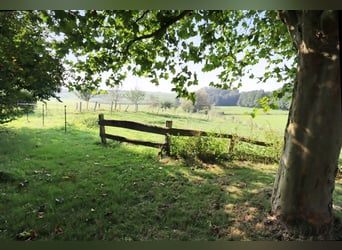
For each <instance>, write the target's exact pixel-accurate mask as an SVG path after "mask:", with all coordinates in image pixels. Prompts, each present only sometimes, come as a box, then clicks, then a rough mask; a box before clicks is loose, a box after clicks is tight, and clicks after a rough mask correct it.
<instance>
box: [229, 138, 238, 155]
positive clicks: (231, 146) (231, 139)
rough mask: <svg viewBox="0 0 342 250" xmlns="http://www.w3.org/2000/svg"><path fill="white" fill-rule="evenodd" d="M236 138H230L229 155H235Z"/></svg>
mask: <svg viewBox="0 0 342 250" xmlns="http://www.w3.org/2000/svg"><path fill="white" fill-rule="evenodd" d="M235 139H236V138H235V136H234V135H232V138H230V143H229V148H228V152H229V154H233V150H234V146H235Z"/></svg>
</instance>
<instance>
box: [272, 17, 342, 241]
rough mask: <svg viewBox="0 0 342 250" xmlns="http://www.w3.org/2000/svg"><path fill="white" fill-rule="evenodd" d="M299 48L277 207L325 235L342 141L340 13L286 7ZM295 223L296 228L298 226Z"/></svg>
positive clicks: (282, 215)
mask: <svg viewBox="0 0 342 250" xmlns="http://www.w3.org/2000/svg"><path fill="white" fill-rule="evenodd" d="M280 16H281V18H282V19H283V20H284V22H285V23H286V25H287V27H288V29H289V32H290V34H291V35H292V38H293V41H294V44H295V45H296V47H297V48H298V72H297V79H296V83H295V85H294V92H293V99H292V104H291V108H290V113H289V118H288V123H287V126H286V130H285V138H284V148H283V152H282V156H281V159H280V164H279V170H278V173H277V176H276V180H275V184H274V189H273V195H272V211H273V213H274V214H275V215H277V216H278V218H279V219H280V220H281V221H282V222H284V223H285V224H286V225H287V226H290V228H292V229H294V228H296V229H304V231H303V230H301V233H307V234H310V235H313V234H324V233H326V232H327V229H330V228H331V225H332V222H333V213H332V194H333V191H334V186H335V176H336V173H337V168H338V158H339V154H340V150H341V141H342V117H341V78H340V77H341V76H340V59H339V58H340V54H339V53H340V52H339V43H338V41H339V36H338V33H339V32H338V30H339V27H338V26H339V24H338V14H337V13H336V12H328V11H287V12H280ZM293 226H294V227H293Z"/></svg>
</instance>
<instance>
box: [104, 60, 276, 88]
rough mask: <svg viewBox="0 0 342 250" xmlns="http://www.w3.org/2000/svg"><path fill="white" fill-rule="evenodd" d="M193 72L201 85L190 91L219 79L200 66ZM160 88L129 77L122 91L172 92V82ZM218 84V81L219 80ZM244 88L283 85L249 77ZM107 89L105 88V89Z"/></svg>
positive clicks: (261, 69) (256, 71) (164, 82)
mask: <svg viewBox="0 0 342 250" xmlns="http://www.w3.org/2000/svg"><path fill="white" fill-rule="evenodd" d="M264 68H265V65H263V64H262V63H260V64H258V65H256V66H254V67H253V69H252V72H253V74H254V75H262V74H263V72H264ZM193 70H194V71H196V73H197V77H198V81H199V85H198V86H193V87H190V88H189V90H190V91H196V90H198V89H200V88H203V87H208V86H209V82H211V81H215V80H217V79H218V78H217V77H216V75H217V72H215V71H213V72H202V71H201V66H200V65H195V66H194V67H193ZM159 82H160V83H159V86H156V85H155V84H153V83H150V81H149V79H147V78H139V77H136V76H128V77H127V79H126V80H125V81H124V82H123V84H122V87H121V89H122V90H132V89H139V90H143V91H151V92H168V93H170V92H172V91H171V89H172V88H173V85H172V84H171V83H170V80H164V79H160V80H159ZM217 82H218V80H217ZM242 82H243V85H242V87H240V88H239V91H240V92H244V91H251V90H260V89H263V90H264V91H273V90H276V89H279V88H281V87H282V83H278V82H276V81H275V80H269V81H267V82H266V83H258V80H257V79H249V77H243V76H242ZM104 88H105V87H104Z"/></svg>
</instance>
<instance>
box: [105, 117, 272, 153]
mask: <svg viewBox="0 0 342 250" xmlns="http://www.w3.org/2000/svg"><path fill="white" fill-rule="evenodd" d="M98 124H99V125H100V137H101V141H102V143H104V144H105V143H106V138H107V139H112V140H117V141H120V142H128V143H133V144H137V145H144V146H149V147H155V148H164V149H165V150H166V152H167V154H169V150H170V143H169V142H170V141H169V136H170V135H173V136H213V137H217V138H228V139H231V141H242V142H247V143H251V144H255V145H258V146H265V147H269V146H272V145H273V144H272V143H267V142H263V141H256V140H252V139H249V138H245V137H240V136H236V135H231V134H223V133H210V132H205V131H201V130H190V129H179V128H172V121H166V127H161V126H154V125H147V124H143V123H139V122H133V121H124V120H105V119H104V115H103V114H100V115H99V122H98ZM105 126H110V127H119V128H126V129H132V130H137V131H142V132H147V133H154V134H160V135H165V143H155V142H149V141H141V140H134V139H128V138H125V137H122V136H117V135H110V134H106V132H105Z"/></svg>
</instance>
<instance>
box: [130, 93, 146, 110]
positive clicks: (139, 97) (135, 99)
mask: <svg viewBox="0 0 342 250" xmlns="http://www.w3.org/2000/svg"><path fill="white" fill-rule="evenodd" d="M125 96H126V98H127V99H128V100H130V101H131V102H132V103H133V104H134V106H135V108H134V110H135V112H138V109H139V104H140V103H141V101H143V100H144V99H145V92H144V91H141V90H139V89H132V90H130V91H127V93H126V94H125Z"/></svg>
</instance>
